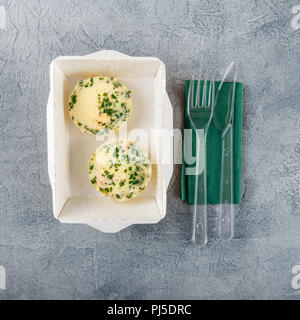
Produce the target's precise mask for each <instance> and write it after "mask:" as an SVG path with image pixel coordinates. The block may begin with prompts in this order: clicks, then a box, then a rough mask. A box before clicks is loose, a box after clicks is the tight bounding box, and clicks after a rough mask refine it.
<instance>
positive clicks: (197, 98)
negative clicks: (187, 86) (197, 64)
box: [195, 77, 201, 108]
mask: <svg viewBox="0 0 300 320" xmlns="http://www.w3.org/2000/svg"><path fill="white" fill-rule="evenodd" d="M200 79H201V77H199V79H198V81H197V89H196V101H195V107H196V108H199V107H200V81H201V80H200Z"/></svg>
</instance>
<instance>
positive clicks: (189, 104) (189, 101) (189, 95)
mask: <svg viewBox="0 0 300 320" xmlns="http://www.w3.org/2000/svg"><path fill="white" fill-rule="evenodd" d="M192 82H193V81H192V80H190V85H189V91H188V98H187V108H188V111H189V108H190V106H191V94H192Z"/></svg>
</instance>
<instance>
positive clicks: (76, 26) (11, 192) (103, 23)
mask: <svg viewBox="0 0 300 320" xmlns="http://www.w3.org/2000/svg"><path fill="white" fill-rule="evenodd" d="M295 2H296V1H276V0H274V1H253V0H248V1H241V0H230V1H225V0H223V1H213V0H207V1H182V0H177V1H170V0H162V1H159V0H157V1H151V0H148V1H142V0H134V1H130V0H127V1H111V0H105V1H104V0H103V1H89V0H86V1H81V0H80V1H77V0H76V1H70V0H67V1H61V0H59V1H58V0H54V1H42V0H41V1H36V0H26V1H25V0H24V1H12V0H6V1H5V0H4V1H0V5H3V6H4V7H5V10H6V25H5V28H4V29H0V74H1V77H0V108H1V116H0V150H1V153H0V164H1V165H0V177H1V179H0V201H1V206H0V265H3V266H4V267H5V268H6V272H7V289H6V290H0V299H22V298H25V299H38V298H45V299H50V298H58V299H62V298H66V299H137V298H139V299H150V298H158V299H161V298H183V299H185V298H193V299H209V298H212V299H220V298H221V299H223V298H233V299H244V298H247V299H259V298H263V299H265V298H268V299H276V298H282V299H287V298H290V299H297V298H299V297H300V290H298V291H297V290H294V289H292V287H291V279H292V274H291V269H292V266H293V265H295V264H300V232H299V231H300V193H299V192H300V190H299V178H300V168H299V156H300V109H299V101H300V73H299V65H300V64H299V61H300V60H299V59H300V29H299V30H293V29H292V28H291V25H290V21H291V19H292V17H293V15H292V13H291V9H292V7H293V5H295V4H296V3H295ZM203 37H204V38H205V40H204V41H205V50H206V54H205V55H206V61H205V66H206V67H207V68H208V69H209V70H210V71H213V70H214V69H215V70H216V69H217V68H218V66H225V65H226V64H227V63H228V62H230V61H231V60H232V59H235V60H236V61H238V62H239V64H240V73H239V80H241V81H243V82H244V83H245V103H244V108H245V112H244V175H243V180H244V181H243V184H244V191H243V203H242V205H241V206H240V211H239V212H238V214H237V217H236V224H235V228H236V235H235V239H234V240H232V241H230V242H222V241H220V240H218V239H217V236H216V232H215V230H214V226H215V225H216V223H217V215H216V213H215V212H214V211H213V210H212V211H211V212H210V224H211V227H210V236H211V240H210V242H209V244H208V245H207V247H205V248H204V249H198V248H194V247H193V246H192V245H191V244H190V243H189V241H188V240H189V236H190V222H191V221H190V214H189V212H190V209H189V208H188V206H187V205H186V204H184V203H183V202H182V201H181V200H180V194H179V191H180V187H179V182H180V166H176V167H175V172H174V175H173V178H172V181H171V184H170V188H169V192H168V213H167V216H166V218H165V219H164V220H163V221H161V222H160V223H158V224H156V225H136V226H131V227H130V228H128V229H125V230H123V231H122V232H120V233H118V234H111V235H110V234H103V233H100V232H98V231H96V230H94V229H91V228H89V227H88V226H84V225H67V224H61V223H60V222H58V221H56V220H55V219H54V218H53V216H52V205H51V190H50V185H49V179H48V175H47V145H46V102H47V98H48V93H49V64H50V62H51V60H52V59H54V58H55V57H57V56H59V55H83V54H88V53H91V52H94V51H97V50H100V49H114V50H118V51H121V52H123V53H126V54H129V55H136V56H156V57H159V58H160V59H161V60H162V61H164V62H165V64H166V68H167V91H168V93H169V95H170V99H171V102H172V104H173V107H174V127H176V128H180V127H181V123H182V113H183V84H184V79H186V78H188V77H189V76H190V75H191V74H193V72H195V70H199V68H200V64H199V57H200V52H199V48H200V45H201V41H202V38H203ZM212 59H214V61H215V63H214V64H213V65H212V64H211V63H210V61H212ZM195 75H196V74H195Z"/></svg>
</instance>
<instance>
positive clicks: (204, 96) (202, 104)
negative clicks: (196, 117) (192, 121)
mask: <svg viewBox="0 0 300 320" xmlns="http://www.w3.org/2000/svg"><path fill="white" fill-rule="evenodd" d="M206 90H207V73H206V76H205V80H204V84H203V93H202V103H201V107H204V106H205V105H206Z"/></svg>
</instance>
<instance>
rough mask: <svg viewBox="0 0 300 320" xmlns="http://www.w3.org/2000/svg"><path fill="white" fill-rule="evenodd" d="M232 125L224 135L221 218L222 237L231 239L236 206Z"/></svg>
mask: <svg viewBox="0 0 300 320" xmlns="http://www.w3.org/2000/svg"><path fill="white" fill-rule="evenodd" d="M232 131H233V128H232V125H230V127H229V128H228V130H227V132H226V133H225V135H224V136H222V168H221V199H220V200H221V206H220V208H221V212H220V215H221V219H220V238H221V239H222V240H230V239H232V238H233V233H234V231H233V226H234V221H233V219H234V206H233V147H232V136H233V135H232Z"/></svg>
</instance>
